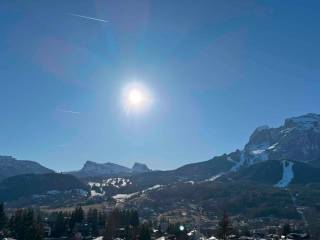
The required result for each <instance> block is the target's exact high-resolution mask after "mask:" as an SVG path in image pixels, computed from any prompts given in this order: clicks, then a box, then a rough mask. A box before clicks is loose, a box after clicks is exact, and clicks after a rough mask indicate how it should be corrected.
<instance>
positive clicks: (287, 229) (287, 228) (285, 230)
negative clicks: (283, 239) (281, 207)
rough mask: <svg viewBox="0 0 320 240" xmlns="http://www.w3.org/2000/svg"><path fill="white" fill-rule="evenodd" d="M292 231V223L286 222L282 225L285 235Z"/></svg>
mask: <svg viewBox="0 0 320 240" xmlns="http://www.w3.org/2000/svg"><path fill="white" fill-rule="evenodd" d="M290 232H291V227H290V224H289V223H286V224H284V225H283V227H282V234H283V235H284V236H287V235H288V234H289V233H290Z"/></svg>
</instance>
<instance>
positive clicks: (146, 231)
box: [139, 224, 151, 240]
mask: <svg viewBox="0 0 320 240" xmlns="http://www.w3.org/2000/svg"><path fill="white" fill-rule="evenodd" d="M150 239H151V236H150V228H149V225H148V224H143V225H142V226H141V229H140V233H139V240H150Z"/></svg>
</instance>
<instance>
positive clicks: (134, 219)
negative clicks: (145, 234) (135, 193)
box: [130, 210, 139, 227]
mask: <svg viewBox="0 0 320 240" xmlns="http://www.w3.org/2000/svg"><path fill="white" fill-rule="evenodd" d="M130 225H131V226H133V227H137V226H139V215H138V212H137V210H133V211H132V212H131V219H130Z"/></svg>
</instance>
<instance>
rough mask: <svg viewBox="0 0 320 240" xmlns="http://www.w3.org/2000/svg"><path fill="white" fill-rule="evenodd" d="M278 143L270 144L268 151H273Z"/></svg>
mask: <svg viewBox="0 0 320 240" xmlns="http://www.w3.org/2000/svg"><path fill="white" fill-rule="evenodd" d="M278 144H279V143H275V144H272V145H271V146H270V147H268V150H275V148H276V146H278Z"/></svg>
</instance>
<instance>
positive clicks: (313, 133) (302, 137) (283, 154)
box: [242, 113, 320, 165]
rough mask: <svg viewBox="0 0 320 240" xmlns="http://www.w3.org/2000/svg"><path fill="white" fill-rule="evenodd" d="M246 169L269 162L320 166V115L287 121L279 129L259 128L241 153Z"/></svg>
mask: <svg viewBox="0 0 320 240" xmlns="http://www.w3.org/2000/svg"><path fill="white" fill-rule="evenodd" d="M242 158H243V159H242V162H243V164H244V165H251V164H253V163H256V162H260V161H266V160H289V161H297V162H306V163H313V164H317V163H319V162H320V115H319V114H314V113H310V114H306V115H303V116H300V117H294V118H289V119H286V120H285V122H284V125H282V126H280V127H278V128H270V127H268V126H262V127H259V128H257V129H256V130H255V131H254V132H253V134H252V135H251V137H250V140H249V142H248V143H247V144H246V145H245V147H244V149H243V152H242Z"/></svg>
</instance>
